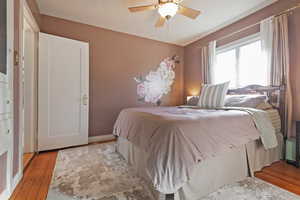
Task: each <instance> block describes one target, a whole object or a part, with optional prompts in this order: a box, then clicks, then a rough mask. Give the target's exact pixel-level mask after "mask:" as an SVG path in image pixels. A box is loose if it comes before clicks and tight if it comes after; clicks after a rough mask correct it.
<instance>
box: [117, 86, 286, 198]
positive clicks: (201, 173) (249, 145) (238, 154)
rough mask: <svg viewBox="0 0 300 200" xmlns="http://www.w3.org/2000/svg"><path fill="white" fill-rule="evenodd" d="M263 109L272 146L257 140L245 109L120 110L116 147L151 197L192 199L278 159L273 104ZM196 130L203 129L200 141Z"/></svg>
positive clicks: (276, 116) (278, 132) (278, 133)
mask: <svg viewBox="0 0 300 200" xmlns="http://www.w3.org/2000/svg"><path fill="white" fill-rule="evenodd" d="M269 91H270V90H268V92H269ZM267 113H268V115H269V118H270V122H271V123H272V125H273V127H274V129H275V132H276V134H275V137H276V141H277V143H276V145H273V146H271V147H272V148H266V146H265V145H264V144H262V141H263V139H262V138H260V135H259V134H258V133H257V132H256V131H255V130H257V129H256V127H255V124H254V123H253V121H252V118H251V117H250V116H249V114H248V113H247V112H245V111H241V110H222V109H221V110H204V109H194V108H187V107H184V108H182V107H156V108H132V109H125V110H123V111H122V112H121V113H120V115H119V118H118V120H117V122H116V124H117V125H115V130H114V134H115V135H117V136H118V141H117V151H118V152H119V153H120V154H121V155H122V156H123V157H124V158H125V160H126V161H127V162H128V163H129V164H130V165H132V166H133V167H134V168H135V169H136V171H137V173H138V174H139V176H141V177H143V178H144V179H145V181H146V182H147V183H148V184H149V187H150V188H152V193H153V197H154V199H166V198H171V199H178V200H179V199H180V200H197V199H200V198H201V197H203V196H205V195H207V194H209V193H211V192H213V191H215V190H217V189H218V188H219V187H221V186H223V185H225V184H230V183H233V182H236V181H239V180H242V179H244V178H246V177H248V176H253V175H254V172H255V171H259V170H261V169H262V168H263V167H265V166H268V165H270V164H272V163H273V162H276V161H279V160H280V159H281V152H282V146H283V143H284V142H283V141H284V139H283V134H282V133H281V119H280V115H279V112H278V110H277V109H276V108H273V109H268V110H267ZM214 124H218V126H214ZM157 127H160V128H159V129H158V128H157ZM161 127H162V128H161ZM200 129H205V133H209V134H204V135H202V136H201V140H200V139H199V137H198V135H199V131H198V130H200ZM170 130H171V131H170ZM226 131H227V132H226ZM202 132H203V131H202ZM149 133H150V134H149ZM162 135H163V136H162ZM237 136H239V137H237ZM203 141H204V142H203ZM207 143H210V145H206V144H207ZM199 152H201V153H199Z"/></svg>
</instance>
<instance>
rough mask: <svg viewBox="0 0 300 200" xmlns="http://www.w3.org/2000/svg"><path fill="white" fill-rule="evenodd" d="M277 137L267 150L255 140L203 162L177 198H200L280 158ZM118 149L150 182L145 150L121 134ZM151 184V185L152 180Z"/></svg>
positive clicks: (157, 197) (161, 199)
mask: <svg viewBox="0 0 300 200" xmlns="http://www.w3.org/2000/svg"><path fill="white" fill-rule="evenodd" d="M277 138H278V143H279V145H278V147H276V148H274V149H271V150H265V149H264V147H263V145H262V144H261V142H260V141H252V142H250V143H248V144H247V145H245V146H243V147H240V148H237V149H235V150H233V151H232V152H227V153H224V154H222V155H219V156H216V157H213V158H211V159H208V160H205V161H202V162H201V163H199V164H198V165H197V166H196V167H195V170H194V172H193V173H194V174H193V176H192V178H191V179H190V180H189V181H188V182H187V183H186V184H185V185H184V186H183V187H182V188H180V189H179V190H178V191H177V192H176V193H175V194H174V195H175V200H199V199H200V198H201V197H204V196H206V195H207V194H209V193H211V192H214V191H216V190H217V189H218V188H220V187H222V186H223V185H226V184H231V183H234V182H236V181H241V180H243V179H245V178H246V177H248V176H253V175H254V172H256V171H260V170H261V169H262V168H263V167H265V166H268V165H270V164H272V163H273V162H276V161H279V160H280V159H281V155H282V146H283V136H282V134H277ZM117 151H118V152H119V153H120V154H121V155H122V156H123V157H124V159H125V160H126V161H127V162H128V163H129V164H130V165H131V166H133V167H134V168H135V170H136V172H137V173H138V175H139V176H141V177H142V178H143V179H144V180H145V181H146V182H147V181H148V182H149V180H150V179H149V177H148V175H147V172H146V170H145V169H146V159H147V153H146V152H144V151H143V150H142V149H140V148H138V147H136V146H135V145H133V144H132V143H131V142H129V141H128V140H126V139H124V138H121V137H119V138H118V141H117ZM149 187H150V188H152V187H151V184H150V182H149ZM152 194H153V197H154V199H155V200H164V199H165V196H166V195H165V194H162V193H160V192H158V191H157V190H155V189H154V188H152Z"/></svg>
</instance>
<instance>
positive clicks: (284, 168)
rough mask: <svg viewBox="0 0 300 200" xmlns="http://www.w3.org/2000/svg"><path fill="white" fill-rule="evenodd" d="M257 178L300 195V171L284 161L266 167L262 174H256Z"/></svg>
mask: <svg viewBox="0 0 300 200" xmlns="http://www.w3.org/2000/svg"><path fill="white" fill-rule="evenodd" d="M255 176H256V177H258V178H260V179H262V180H264V181H267V182H269V183H272V184H274V185H277V186H278V187H281V188H283V189H286V190H288V191H290V192H293V193H295V194H298V195H300V169H297V168H295V167H294V166H292V165H288V164H286V163H285V162H283V161H280V162H277V163H274V164H273V165H272V166H270V167H265V168H264V169H263V170H262V171H261V172H257V173H255Z"/></svg>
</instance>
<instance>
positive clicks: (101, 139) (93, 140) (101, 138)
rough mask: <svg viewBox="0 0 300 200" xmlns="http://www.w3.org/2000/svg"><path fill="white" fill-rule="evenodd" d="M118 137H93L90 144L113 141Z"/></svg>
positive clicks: (90, 138)
mask: <svg viewBox="0 0 300 200" xmlns="http://www.w3.org/2000/svg"><path fill="white" fill-rule="evenodd" d="M115 138H116V137H115V136H114V135H99V136H93V137H89V143H94V142H105V141H108V140H113V139H115Z"/></svg>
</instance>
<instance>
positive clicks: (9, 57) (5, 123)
mask: <svg viewBox="0 0 300 200" xmlns="http://www.w3.org/2000/svg"><path fill="white" fill-rule="evenodd" d="M12 95H13V1H10V0H1V1H0V199H1V200H2V199H8V197H9V195H10V193H11V188H12V180H13V178H12V163H13V130H12V129H13V126H12V124H13V123H12V122H13V118H12V112H13V110H12V106H13V102H12V99H13V96H12Z"/></svg>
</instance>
